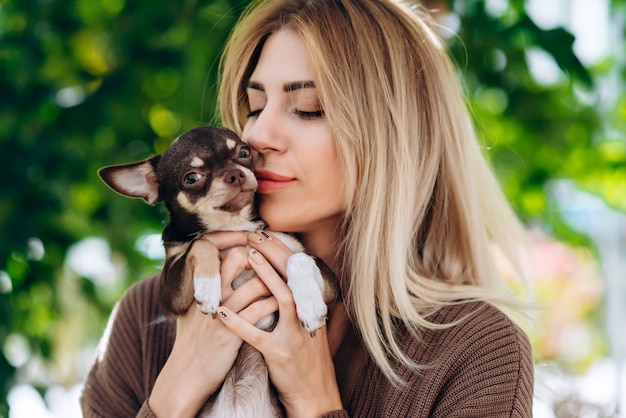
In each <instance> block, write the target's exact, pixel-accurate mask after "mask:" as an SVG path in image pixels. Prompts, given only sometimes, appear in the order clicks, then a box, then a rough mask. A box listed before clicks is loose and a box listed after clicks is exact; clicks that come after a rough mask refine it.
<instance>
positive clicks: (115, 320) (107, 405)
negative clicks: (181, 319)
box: [80, 280, 154, 418]
mask: <svg viewBox="0 0 626 418" xmlns="http://www.w3.org/2000/svg"><path fill="white" fill-rule="evenodd" d="M150 285H151V281H150V280H145V281H143V282H140V283H139V284H138V285H135V286H133V287H132V288H131V289H130V290H129V291H128V292H127V294H126V295H125V296H124V297H123V298H122V299H121V300H120V301H119V302H118V304H117V305H116V307H115V308H114V310H113V312H112V314H111V316H110V318H109V323H108V325H107V329H106V330H105V333H104V335H103V337H102V339H101V341H100V344H99V346H98V348H97V350H96V355H95V359H94V362H93V365H92V367H91V370H90V371H89V374H88V376H87V379H86V381H85V384H84V388H83V392H82V394H81V399H80V402H81V408H82V411H83V416H84V417H86V418H90V417H135V416H140V417H154V415H153V414H152V412H151V411H150V408H148V405H147V398H148V396H149V388H147V387H146V384H145V373H144V370H143V368H144V367H143V354H142V349H143V346H144V344H143V343H144V341H142V340H143V338H142V336H143V333H142V331H144V328H145V323H146V321H147V318H145V317H144V316H145V309H144V305H145V304H146V303H150V301H151V300H150V297H149V295H150V291H151V286H150Z"/></svg>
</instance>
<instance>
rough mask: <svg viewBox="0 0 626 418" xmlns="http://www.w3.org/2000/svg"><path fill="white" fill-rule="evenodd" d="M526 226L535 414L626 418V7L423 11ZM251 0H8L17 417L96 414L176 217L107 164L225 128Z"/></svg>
mask: <svg viewBox="0 0 626 418" xmlns="http://www.w3.org/2000/svg"><path fill="white" fill-rule="evenodd" d="M423 3H424V5H425V6H426V7H427V8H429V10H432V13H433V15H434V16H435V18H436V19H437V21H438V22H439V23H440V24H441V33H442V35H443V36H444V37H445V39H446V40H447V41H448V44H449V46H450V50H451V52H452V54H453V56H454V59H455V62H456V64H457V67H458V71H459V76H460V77H461V78H463V79H464V81H465V83H466V85H467V94H468V98H469V105H470V108H471V111H472V114H473V116H474V118H475V121H476V125H477V127H478V130H479V132H480V134H481V137H482V138H483V139H484V152H485V155H486V156H487V157H488V158H489V159H490V161H491V162H492V164H493V166H494V168H495V170H496V172H497V174H498V177H499V179H500V181H501V184H502V186H503V187H504V189H505V191H506V194H507V196H508V197H509V198H510V199H511V201H512V203H513V206H514V207H515V209H516V211H517V212H518V214H519V216H520V217H521V218H522V219H523V220H524V222H525V224H526V225H527V226H528V230H529V234H530V236H531V240H532V243H533V247H534V249H535V256H534V258H533V259H532V260H529V261H528V266H527V267H528V268H529V269H532V271H533V273H534V279H533V281H532V282H531V289H532V292H533V296H534V298H535V300H536V302H537V303H538V304H539V305H540V306H541V307H542V308H543V309H541V310H539V311H538V312H537V313H536V315H535V322H534V323H533V324H531V325H529V326H528V328H527V331H528V333H529V335H530V337H531V339H532V343H533V347H534V353H535V359H536V379H535V380H536V388H535V406H534V415H535V416H536V417H621V418H624V417H626V377H625V373H626V370H625V367H626V366H625V363H626V325H624V322H625V320H626V307H625V304H626V268H625V266H624V264H625V263H626V243H625V238H626V218H625V215H624V213H625V211H626V92H625V85H626V55H625V51H626V45H625V43H624V37H625V23H624V22H625V15H626V0H429V1H426V0H423ZM246 4H247V2H246V1H240V0H177V1H173V0H167V1H160V2H155V1H147V0H146V1H139V0H135V1H132V0H0V158H1V163H0V417H12V418H17V417H20V418H21V417H79V416H80V411H79V409H78V394H79V392H80V387H81V382H82V380H83V379H84V376H85V374H86V371H87V369H88V367H89V364H90V361H91V358H92V356H93V352H94V349H95V346H96V344H97V342H98V339H99V337H100V336H101V334H102V332H103V329H104V326H105V324H106V320H107V317H108V315H109V313H110V311H111V309H112V306H113V304H114V303H115V301H116V300H118V299H119V298H120V296H121V295H122V293H123V292H124V291H125V290H126V289H127V288H128V287H129V286H130V285H131V284H132V283H133V282H135V281H137V280H138V279H140V278H141V277H144V276H146V275H149V274H152V273H155V272H157V271H158V269H159V267H160V264H161V260H162V250H161V243H160V236H159V234H160V231H161V228H162V227H163V223H164V220H165V212H164V210H163V208H161V207H158V206H157V207H150V206H148V205H145V204H143V203H142V202H140V201H136V200H130V199H126V198H122V197H120V196H118V195H116V194H115V193H113V192H112V191H110V190H109V189H108V188H106V186H105V185H104V184H103V183H102V182H101V181H100V179H99V178H98V176H97V173H96V172H97V169H98V168H99V167H101V166H104V165H109V164H114V163H122V162H129V161H134V160H138V159H142V158H146V157H148V156H149V155H151V154H153V153H159V152H162V151H163V150H164V149H165V148H166V147H167V146H168V144H169V143H170V142H171V141H172V139H173V138H175V137H176V136H177V135H178V134H179V133H181V132H183V131H185V130H187V129H190V128H192V127H195V126H197V125H201V124H209V123H218V120H217V118H216V117H215V114H216V111H215V109H216V98H215V93H216V89H215V87H216V73H217V64H218V57H219V53H220V51H221V48H222V46H223V45H224V41H225V39H226V37H227V35H228V33H229V30H230V29H231V27H232V25H233V24H234V22H235V21H236V19H237V18H238V16H239V15H240V13H241V11H242V10H243V8H244V7H245V6H246Z"/></svg>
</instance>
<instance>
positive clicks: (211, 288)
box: [193, 275, 222, 315]
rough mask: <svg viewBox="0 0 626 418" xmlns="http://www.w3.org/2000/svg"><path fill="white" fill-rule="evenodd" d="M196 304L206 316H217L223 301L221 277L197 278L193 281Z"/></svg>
mask: <svg viewBox="0 0 626 418" xmlns="http://www.w3.org/2000/svg"><path fill="white" fill-rule="evenodd" d="M193 288H194V297H195V298H196V304H197V305H198V309H200V310H201V311H202V312H203V313H205V314H212V315H213V314H215V312H216V311H217V307H218V306H220V302H221V300H222V288H221V279H220V276H219V275H218V276H214V277H196V278H194V279H193Z"/></svg>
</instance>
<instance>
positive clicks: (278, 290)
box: [248, 249, 295, 315]
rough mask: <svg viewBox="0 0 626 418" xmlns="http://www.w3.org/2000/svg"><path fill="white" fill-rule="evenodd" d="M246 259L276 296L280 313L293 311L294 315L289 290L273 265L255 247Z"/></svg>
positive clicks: (293, 306)
mask: <svg viewBox="0 0 626 418" xmlns="http://www.w3.org/2000/svg"><path fill="white" fill-rule="evenodd" d="M248 260H249V261H250V266H251V267H252V268H253V269H254V271H255V272H256V273H257V274H258V275H259V278H260V279H261V280H262V281H263V283H265V285H266V286H267V288H268V289H269V291H270V292H272V294H273V295H274V297H276V300H277V301H278V307H279V309H280V311H281V315H284V314H285V313H287V312H293V314H294V315H295V305H294V302H293V295H292V293H291V290H290V289H289V287H287V284H286V283H285V282H284V281H283V279H282V278H281V277H280V276H279V275H278V273H276V270H274V267H272V265H271V264H270V263H268V262H267V260H266V259H265V257H263V255H262V254H261V253H260V252H258V251H257V250H255V249H250V251H248Z"/></svg>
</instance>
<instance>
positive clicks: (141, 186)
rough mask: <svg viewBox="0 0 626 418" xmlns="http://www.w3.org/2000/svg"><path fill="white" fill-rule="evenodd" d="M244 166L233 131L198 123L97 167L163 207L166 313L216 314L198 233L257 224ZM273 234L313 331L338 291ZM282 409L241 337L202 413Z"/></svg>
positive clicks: (265, 324)
mask: <svg viewBox="0 0 626 418" xmlns="http://www.w3.org/2000/svg"><path fill="white" fill-rule="evenodd" d="M251 167H252V152H251V149H250V148H249V147H248V145H246V144H245V143H244V142H242V141H241V139H240V138H239V137H238V136H237V135H236V134H235V133H234V132H232V131H230V130H228V129H226V128H219V127H212V126H204V127H199V128H195V129H192V130H190V131H188V132H186V133H184V134H183V135H181V136H180V137H178V138H177V139H176V140H175V141H174V142H173V143H172V145H171V146H170V147H169V148H168V149H167V150H166V151H165V152H164V153H163V154H162V155H155V156H153V157H151V158H148V159H146V160H143V161H138V162H135V163H130V164H124V165H116V166H109V167H104V168H102V169H100V171H99V174H100V177H101V178H102V179H103V180H104V182H105V183H106V184H107V185H109V186H110V187H111V188H112V189H113V190H115V191H117V192H118V193H121V194H123V195H125V196H129V197H138V198H143V199H145V200H146V202H148V203H150V204H153V205H154V204H156V203H157V202H159V201H163V202H164V203H165V206H166V207H167V209H168V212H169V222H168V224H167V226H166V227H165V229H164V230H163V235H162V237H163V245H164V247H165V254H166V255H165V262H164V266H163V270H162V272H161V277H160V281H159V292H158V294H159V303H160V304H161V306H162V308H163V309H164V311H165V313H166V315H167V316H169V317H173V316H178V315H183V314H184V313H185V312H187V310H188V309H189V308H190V307H191V305H192V304H193V302H194V300H195V302H196V305H197V307H198V308H199V309H200V310H201V311H202V312H204V313H206V314H215V312H216V309H217V308H218V306H219V304H220V301H221V285H220V283H221V281H220V253H219V251H218V249H217V248H216V247H215V246H214V245H213V244H212V243H211V242H210V241H209V240H205V239H202V236H203V235H204V234H206V233H208V232H212V231H225V230H229V231H234V230H238V231H255V230H258V229H261V228H263V227H264V224H263V222H262V221H261V220H260V219H259V218H257V216H256V212H255V206H254V194H255V191H256V188H257V181H256V179H255V177H254V174H253V173H252V171H251ZM274 235H275V236H277V237H278V238H279V239H280V240H281V241H283V242H284V243H285V244H286V245H287V246H288V247H289V248H290V249H291V250H292V251H294V252H295V253H294V254H293V255H292V256H291V257H290V258H289V260H288V263H287V284H288V286H289V287H290V289H291V290H292V292H293V295H294V301H295V303H296V310H297V314H298V317H299V319H300V321H301V322H302V324H303V326H305V327H306V329H307V330H308V331H309V332H310V333H314V332H315V331H316V330H318V329H319V328H321V327H322V326H323V325H324V323H325V321H326V315H327V309H328V308H327V305H326V304H327V303H330V302H331V301H332V300H333V299H334V298H335V297H336V295H337V290H336V281H335V280H334V279H333V278H332V277H331V276H332V273H330V272H329V270H328V269H327V268H324V266H323V264H321V263H319V264H318V263H316V261H315V260H314V259H313V258H312V257H310V256H308V255H306V254H304V253H303V252H302V251H303V247H302V245H301V244H300V243H299V242H298V241H297V240H296V239H295V238H293V237H292V236H290V235H286V234H280V233H274ZM320 267H321V268H322V269H323V270H324V276H323V275H322V274H321V270H320ZM251 276H252V275H251V271H248V272H247V273H246V272H244V274H242V275H241V276H240V277H238V278H237V279H235V281H234V282H233V288H237V287H239V286H240V285H241V284H243V283H244V282H245V281H246V280H249V278H250V277H251ZM275 322H276V318H275V316H274V315H272V316H269V317H267V318H264V319H263V320H262V321H260V322H259V323H258V324H257V326H258V327H259V328H262V329H267V330H269V329H271V328H273V326H274V325H275ZM281 415H282V411H281V407H280V405H279V402H278V401H277V399H276V396H275V394H274V392H273V390H272V388H271V384H270V381H269V377H268V373H267V367H266V365H265V362H264V361H263V356H262V355H261V353H259V352H258V351H256V350H255V349H254V348H252V347H251V346H250V345H248V344H245V343H244V344H243V346H242V347H241V349H240V352H239V355H238V357H237V360H236V361H235V364H234V365H233V367H232V369H231V371H230V372H229V373H228V375H227V376H226V380H225V381H224V384H223V386H222V388H221V390H220V391H219V393H218V394H217V396H213V397H212V398H211V401H210V402H209V403H207V405H206V406H205V408H204V409H203V411H202V413H201V416H207V417H241V418H249V417H278V416H281Z"/></svg>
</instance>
